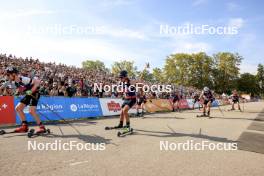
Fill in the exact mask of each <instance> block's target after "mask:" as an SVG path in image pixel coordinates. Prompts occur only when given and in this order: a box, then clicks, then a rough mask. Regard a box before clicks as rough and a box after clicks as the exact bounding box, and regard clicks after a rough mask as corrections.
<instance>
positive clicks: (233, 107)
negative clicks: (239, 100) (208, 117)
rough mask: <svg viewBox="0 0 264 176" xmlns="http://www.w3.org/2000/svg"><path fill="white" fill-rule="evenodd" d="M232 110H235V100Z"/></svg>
mask: <svg viewBox="0 0 264 176" xmlns="http://www.w3.org/2000/svg"><path fill="white" fill-rule="evenodd" d="M231 110H235V102H234V101H232V108H231Z"/></svg>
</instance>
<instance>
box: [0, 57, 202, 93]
mask: <svg viewBox="0 0 264 176" xmlns="http://www.w3.org/2000/svg"><path fill="white" fill-rule="evenodd" d="M0 61H1V62H0V86H1V85H2V84H4V83H5V82H6V77H5V75H4V72H5V68H7V67H10V66H13V67H16V68H18V70H19V71H20V74H21V75H23V76H27V77H31V78H32V77H38V78H39V79H40V80H41V84H40V89H39V91H40V93H41V95H44V96H68V97H73V96H78V97H100V98H101V97H112V98H116V97H119V96H120V94H118V93H117V92H116V91H112V92H100V91H99V90H96V91H94V83H97V84H100V83H101V84H102V85H112V84H118V81H119V79H118V77H117V75H113V74H112V73H111V72H109V71H107V70H87V69H83V68H77V67H74V66H66V65H65V64H55V63H44V62H40V61H39V60H38V59H33V58H32V57H30V58H25V59H23V58H21V57H19V58H18V57H16V56H13V55H6V54H0ZM144 84H148V85H150V84H151V83H148V82H144ZM152 84H153V83H152ZM176 89H177V91H178V92H179V94H180V95H181V96H182V97H183V98H189V97H190V96H191V95H192V93H193V92H195V91H197V90H196V89H195V88H185V87H183V86H177V88H176ZM0 93H1V94H2V95H12V94H13V91H12V87H11V86H10V87H9V86H6V88H5V89H4V90H3V91H1V92H0ZM170 95H171V94H170V93H159V92H149V93H148V95H147V96H151V97H154V98H169V97H170Z"/></svg>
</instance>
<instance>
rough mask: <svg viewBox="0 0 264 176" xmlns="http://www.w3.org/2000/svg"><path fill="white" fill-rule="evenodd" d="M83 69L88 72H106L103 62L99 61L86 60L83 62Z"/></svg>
mask: <svg viewBox="0 0 264 176" xmlns="http://www.w3.org/2000/svg"><path fill="white" fill-rule="evenodd" d="M82 67H83V68H84V69H88V70H97V71H105V70H106V68H105V65H104V63H103V62H101V61H99V60H95V61H93V60H86V61H83V62H82Z"/></svg>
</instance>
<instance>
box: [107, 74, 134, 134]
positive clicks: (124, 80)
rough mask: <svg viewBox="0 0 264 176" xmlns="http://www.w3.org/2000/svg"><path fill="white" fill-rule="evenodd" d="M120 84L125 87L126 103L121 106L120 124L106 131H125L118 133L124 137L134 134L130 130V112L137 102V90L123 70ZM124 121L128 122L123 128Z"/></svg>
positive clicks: (120, 75)
mask: <svg viewBox="0 0 264 176" xmlns="http://www.w3.org/2000/svg"><path fill="white" fill-rule="evenodd" d="M119 78H120V84H121V85H123V90H124V92H123V95H124V102H123V104H122V106H121V114H120V122H119V124H118V125H117V126H114V127H105V129H106V130H111V129H123V131H122V132H120V131H119V132H118V133H117V135H118V136H123V135H125V134H130V133H132V132H133V129H132V128H130V118H129V114H128V111H129V109H131V108H132V107H133V106H134V105H135V104H136V102H137V97H136V88H135V86H134V84H132V82H131V81H130V79H129V78H128V73H127V71H126V70H122V71H121V72H120V74H119ZM124 120H126V125H125V126H123V123H124Z"/></svg>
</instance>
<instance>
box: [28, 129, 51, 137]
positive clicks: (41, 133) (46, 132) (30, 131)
mask: <svg viewBox="0 0 264 176" xmlns="http://www.w3.org/2000/svg"><path fill="white" fill-rule="evenodd" d="M50 133H51V132H50V129H46V130H45V131H44V132H35V130H34V129H31V130H29V132H28V134H27V136H28V137H29V138H32V137H33V136H41V135H46V134H50Z"/></svg>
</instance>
